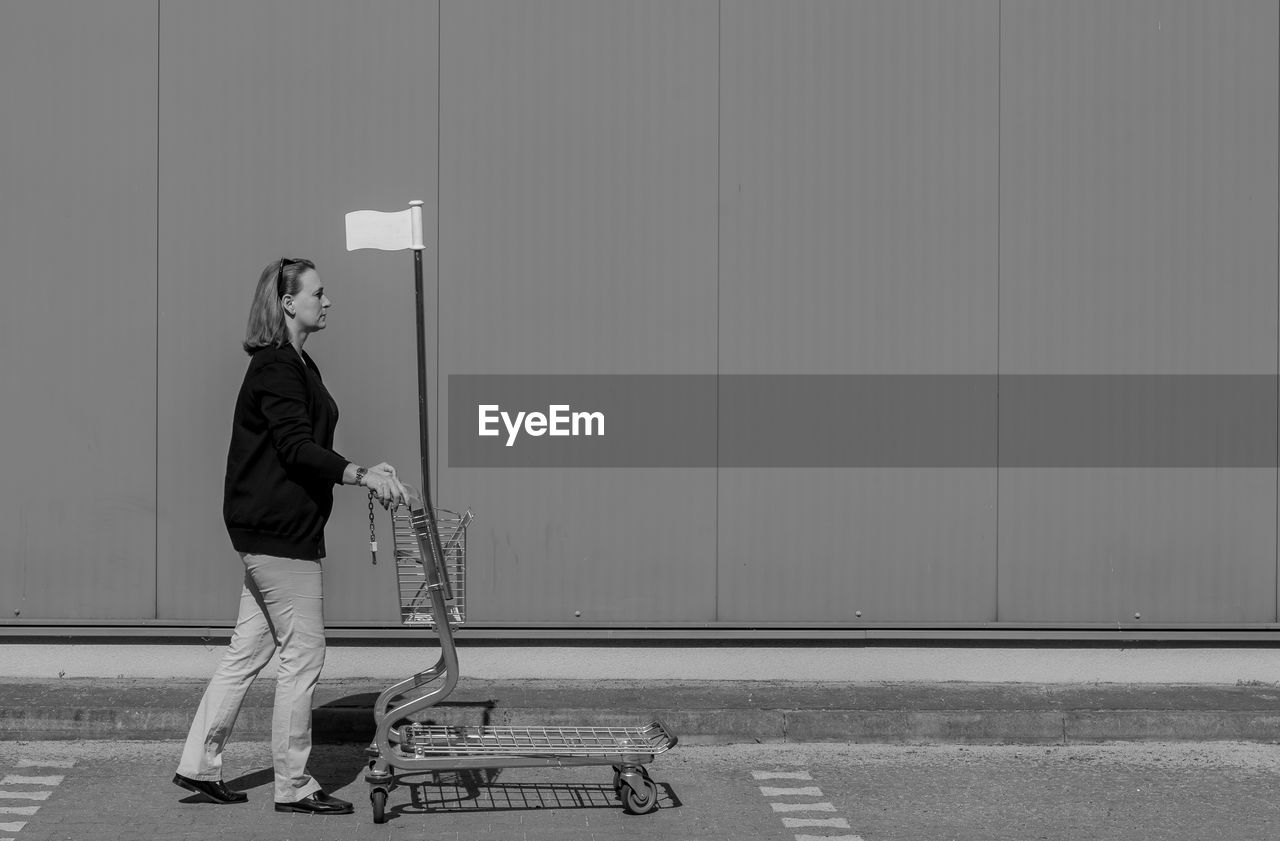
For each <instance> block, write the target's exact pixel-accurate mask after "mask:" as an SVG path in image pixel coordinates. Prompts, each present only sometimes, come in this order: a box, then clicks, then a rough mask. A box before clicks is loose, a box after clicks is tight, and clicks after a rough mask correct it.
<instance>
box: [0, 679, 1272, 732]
mask: <svg viewBox="0 0 1280 841" xmlns="http://www.w3.org/2000/svg"><path fill="white" fill-rule="evenodd" d="M387 685H389V684H388V682H386V681H381V680H377V679H369V680H350V679H343V680H330V681H322V682H321V684H320V686H319V687H318V688H317V694H316V710H315V716H314V721H313V726H314V731H315V736H316V739H317V741H322V742H364V741H367V740H368V739H369V738H370V737H371V735H372V732H373V724H372V717H371V714H370V709H371V706H372V704H373V702H374V700H375V698H376V697H377V694H378V693H379V692H380V691H381V690H382V689H384V688H386V686H387ZM204 686H205V683H204V681H195V680H172V681H166V680H153V679H114V680H104V679H91V678H81V679H66V680H14V679H10V680H0V739H3V740H45V739H181V738H184V737H185V736H186V732H187V727H188V726H189V725H190V722H191V715H192V713H193V712H194V711H195V708H196V705H197V704H198V702H199V700H200V695H201V693H202V692H203V691H204ZM273 692H274V683H273V682H272V681H269V680H260V681H258V683H257V684H256V685H255V686H254V687H253V688H252V689H251V690H250V692H249V695H248V697H247V698H246V701H245V705H244V708H243V710H242V712H241V715H240V718H239V719H238V721H237V724H236V738H238V739H246V740H262V739H267V738H268V737H269V735H270V731H271V704H272V700H273ZM424 718H426V719H428V720H431V721H433V722H436V723H441V724H454V725H468V724H493V725H500V726H539V725H543V726H558V725H566V726H573V725H576V726H592V725H604V724H619V723H622V724H635V723H647V722H648V721H652V720H653V719H655V718H657V719H661V720H662V721H663V722H664V723H665V724H666V725H667V726H668V727H669V728H670V729H671V730H672V731H673V732H674V733H675V734H677V735H678V736H679V737H680V740H681V741H682V742H684V743H686V744H697V743H735V742H736V743H742V742H817V741H841V742H864V743H890V744H892V743H955V744H989V743H1014V744H1066V743H1088V742H1103V741H1144V740H1150V741H1212V740H1233V741H1254V742H1274V741H1276V740H1278V739H1280V689H1278V688H1277V687H1275V686H1271V685H1265V686H1261V685H1260V686H1253V685H1250V686H1205V685H1200V684H1197V685H1161V686H1153V685H1150V684H1142V685H1129V684H1097V685H1061V684H1052V685H1042V684H1021V683H1019V684H993V683H980V684H979V683H936V682H935V683H927V684H926V683H918V684H850V683H800V682H758V681H703V682H690V681H667V682H644V683H643V684H637V683H635V682H631V681H581V680H579V681H558V680H556V681H552V680H520V681H484V680H467V679H463V680H461V681H459V684H458V687H457V689H456V690H455V691H454V692H453V693H452V695H450V697H449V698H448V699H446V702H445V703H443V704H441V705H439V706H437V707H434V708H432V709H431V710H430V711H428V714H427V715H425V716H424Z"/></svg>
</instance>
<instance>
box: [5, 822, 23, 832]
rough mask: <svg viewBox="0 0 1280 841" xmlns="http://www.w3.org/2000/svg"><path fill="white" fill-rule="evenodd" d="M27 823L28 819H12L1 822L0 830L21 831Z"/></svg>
mask: <svg viewBox="0 0 1280 841" xmlns="http://www.w3.org/2000/svg"><path fill="white" fill-rule="evenodd" d="M26 825H27V822H26V821H10V822H9V823H0V832H21V831H22V828H23V827H24V826H26Z"/></svg>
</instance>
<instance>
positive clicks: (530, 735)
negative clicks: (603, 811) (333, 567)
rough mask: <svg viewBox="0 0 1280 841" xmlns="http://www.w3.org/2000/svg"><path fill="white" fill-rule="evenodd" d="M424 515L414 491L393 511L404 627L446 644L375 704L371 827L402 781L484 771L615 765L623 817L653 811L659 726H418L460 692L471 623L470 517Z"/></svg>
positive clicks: (665, 737)
mask: <svg viewBox="0 0 1280 841" xmlns="http://www.w3.org/2000/svg"><path fill="white" fill-rule="evenodd" d="M424 507H425V502H424V501H423V500H422V499H421V498H420V497H419V496H418V495H417V493H416V492H413V491H412V489H411V498H410V505H409V506H408V509H407V510H401V509H397V510H396V511H394V512H393V514H392V521H393V534H394V541H393V542H394V551H393V554H394V557H395V567H396V579H397V587H398V591H399V597H400V608H401V619H402V621H403V622H404V623H405V624H407V625H428V626H430V627H431V628H432V629H433V630H434V632H435V634H436V636H437V638H438V639H439V643H440V658H439V659H438V660H437V661H436V663H435V665H433V666H432V667H431V668H429V669H427V670H425V671H423V672H419V673H418V674H415V675H413V676H412V677H409V678H406V679H404V680H402V681H400V682H398V683H396V684H393V685H392V686H389V687H387V688H386V689H385V690H383V692H382V693H381V694H380V695H379V696H378V700H377V701H376V702H375V704H374V710H373V717H374V722H375V732H374V738H373V742H372V744H371V745H370V746H369V748H368V750H367V752H368V754H369V756H370V758H371V759H370V762H369V770H368V773H366V774H365V782H367V783H368V784H369V799H370V802H371V804H372V806H373V816H374V823H382V822H384V821H385V819H386V811H385V810H386V803H387V797H388V795H389V793H390V792H391V790H392V789H394V788H395V787H396V785H397V783H398V780H399V778H400V777H402V776H406V775H410V774H421V773H424V772H438V771H458V770H474V769H480V768H522V767H524V768H527V767H565V766H579V765H581V766H590V765H610V766H613V770H614V775H613V787H614V790H615V792H616V793H617V795H618V797H619V798H620V799H621V800H622V804H623V808H624V809H626V811H628V812H630V813H633V814H645V813H647V812H651V811H653V810H654V809H656V808H657V806H658V792H657V785H656V784H655V783H654V782H653V780H652V779H651V778H650V777H649V773H648V771H647V769H646V768H645V766H646V765H647V764H648V763H650V762H653V760H654V757H655V756H656V755H657V754H659V753H662V752H664V751H666V750H669V749H670V748H672V747H674V746H675V745H676V743H677V741H678V739H677V737H676V736H675V735H673V734H672V733H671V731H670V730H669V729H668V728H667V727H666V725H665V724H663V723H662V722H661V721H658V720H655V721H654V722H653V723H651V724H649V725H648V726H647V727H625V726H619V727H490V726H461V727H459V726H443V725H427V724H421V723H417V722H414V721H413V720H412V718H411V717H412V716H415V715H416V714H419V713H421V712H423V711H424V710H426V709H429V708H430V707H432V706H435V705H436V704H438V703H440V702H441V701H443V700H444V699H445V698H447V697H448V696H449V694H450V693H452V692H453V690H454V688H455V687H456V686H457V682H458V676H459V665H458V652H457V645H456V643H455V641H454V630H455V628H457V627H459V626H461V625H462V624H463V622H464V621H465V581H466V578H465V571H466V528H467V525H468V524H469V523H470V521H471V517H472V515H471V512H470V511H467V512H466V514H464V515H462V516H459V515H457V514H455V513H454V512H452V511H445V510H439V511H437V512H436V516H435V517H428V516H427V515H426V512H425V510H424ZM436 528H439V531H443V532H445V533H446V534H449V537H448V538H447V539H445V540H444V541H443V545H441V544H436V543H435V542H434V541H433V540H432V533H433V531H436ZM439 531H436V533H437V534H438V533H439ZM451 579H452V581H451ZM442 617H443V619H444V621H441V618H442Z"/></svg>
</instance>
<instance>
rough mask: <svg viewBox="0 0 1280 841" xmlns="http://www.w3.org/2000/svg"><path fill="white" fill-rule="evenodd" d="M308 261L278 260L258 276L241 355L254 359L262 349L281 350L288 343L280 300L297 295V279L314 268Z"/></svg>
mask: <svg viewBox="0 0 1280 841" xmlns="http://www.w3.org/2000/svg"><path fill="white" fill-rule="evenodd" d="M315 267H316V264H315V263H313V262H311V261H310V260H294V259H292V258H289V257H281V258H280V259H279V260H272V261H271V262H270V263H268V264H267V267H266V268H265V269H263V270H262V274H261V276H259V277H258V288H257V289H256V290H255V291H254V293H253V304H252V305H251V306H250V307H249V324H248V326H247V327H246V328H245V331H244V344H243V345H241V347H243V348H244V352H245V353H247V354H249V355H250V356H253V355H254V354H255V353H257V352H258V351H260V350H262V349H263V348H269V347H283V346H284V345H286V344H288V343H289V328H288V327H286V326H285V320H284V309H283V308H282V307H281V306H280V299H281V298H283V297H284V296H285V295H297V294H298V290H300V289H301V288H302V281H301V280H300V279H299V278H300V277H301V276H302V273H303V272H305V271H307V270H308V269H315Z"/></svg>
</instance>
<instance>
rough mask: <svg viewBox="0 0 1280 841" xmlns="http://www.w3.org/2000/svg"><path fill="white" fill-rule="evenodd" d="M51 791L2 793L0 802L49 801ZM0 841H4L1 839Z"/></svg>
mask: <svg viewBox="0 0 1280 841" xmlns="http://www.w3.org/2000/svg"><path fill="white" fill-rule="evenodd" d="M52 793H53V792H51V791H0V800H6V799H13V800H48V799H49V795H50V794H52ZM0 841H4V839H2V838H0Z"/></svg>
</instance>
